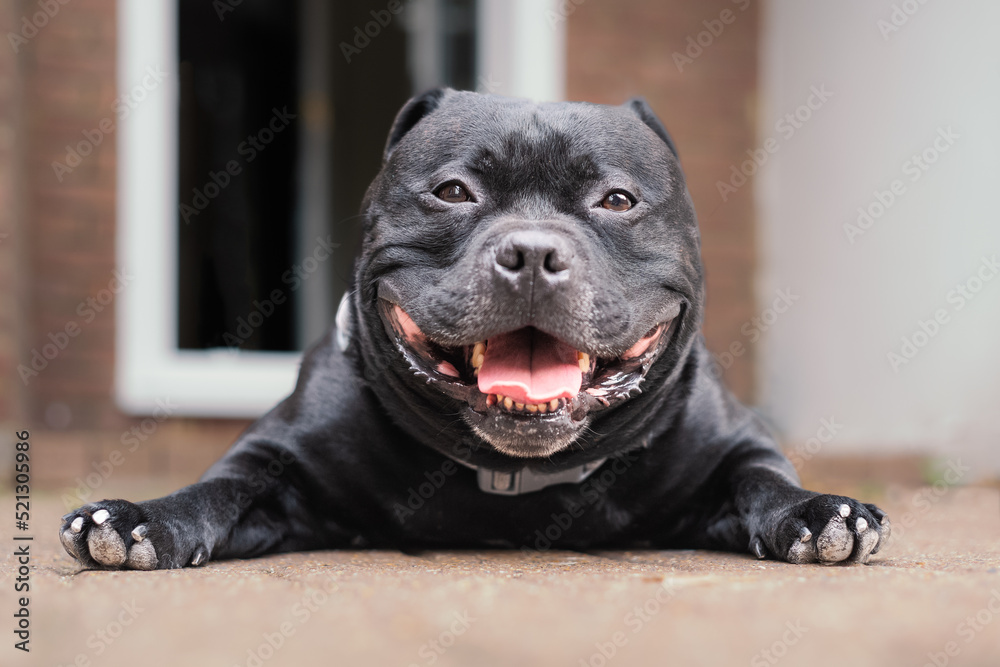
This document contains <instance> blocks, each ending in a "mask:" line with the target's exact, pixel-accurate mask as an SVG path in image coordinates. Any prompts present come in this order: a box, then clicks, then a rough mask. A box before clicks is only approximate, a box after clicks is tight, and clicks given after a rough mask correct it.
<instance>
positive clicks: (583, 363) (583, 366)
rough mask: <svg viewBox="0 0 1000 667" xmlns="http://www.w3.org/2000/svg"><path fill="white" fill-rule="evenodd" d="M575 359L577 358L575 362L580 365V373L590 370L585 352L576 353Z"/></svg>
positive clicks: (588, 358) (588, 359) (587, 355)
mask: <svg viewBox="0 0 1000 667" xmlns="http://www.w3.org/2000/svg"><path fill="white" fill-rule="evenodd" d="M576 358H577V361H578V362H579V364H580V372H581V373H586V372H587V371H589V370H590V355H589V354H587V353H586V352H577V353H576Z"/></svg>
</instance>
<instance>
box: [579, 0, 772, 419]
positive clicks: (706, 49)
mask: <svg viewBox="0 0 1000 667" xmlns="http://www.w3.org/2000/svg"><path fill="white" fill-rule="evenodd" d="M573 2H574V3H576V8H575V9H574V10H573V11H572V13H570V14H569V16H568V22H567V33H568V34H567V47H568V53H567V70H568V71H567V83H568V85H567V96H568V98H569V99H579V100H588V101H591V102H603V103H608V104H620V103H622V102H624V101H625V100H626V99H628V98H629V97H631V96H633V95H642V96H644V97H645V98H646V99H647V100H648V101H649V103H650V104H651V105H652V107H653V109H654V110H655V111H656V112H657V114H658V115H659V116H660V118H661V119H662V120H663V122H664V123H665V124H666V126H667V129H668V130H669V131H670V133H671V135H672V136H673V138H674V141H675V143H676V144H677V149H678V151H679V152H680V156H681V163H682V164H683V166H684V170H685V173H686V174H687V179H688V188H689V189H690V191H691V197H692V198H693V200H694V205H695V211H696V212H697V214H698V220H699V222H700V224H701V233H702V256H703V258H704V262H705V266H706V271H707V281H708V306H707V311H706V316H705V337H706V340H707V342H708V346H709V348H710V349H711V350H712V351H713V352H716V353H719V352H722V351H724V350H726V349H728V348H729V347H730V346H731V345H732V344H733V343H734V342H738V343H741V344H743V348H744V350H745V351H744V352H743V354H742V355H741V356H739V357H736V358H735V359H734V360H733V363H732V365H731V366H730V367H729V368H728V369H727V370H725V376H724V377H725V381H726V383H727V384H728V385H729V386H730V387H731V388H732V389H733V390H734V391H735V392H736V394H737V395H738V396H739V397H740V398H742V399H744V400H752V398H753V360H754V352H755V351H754V349H753V346H752V344H750V342H749V339H748V338H746V337H745V336H743V335H742V334H741V333H740V328H741V326H742V325H743V323H745V322H746V321H747V320H749V319H750V318H751V317H753V316H754V314H755V312H756V305H755V299H754V292H753V281H754V265H755V261H756V253H755V248H754V212H753V205H754V202H753V193H752V190H753V188H752V186H751V185H747V186H745V187H743V188H741V189H740V190H739V191H738V192H737V193H735V194H733V195H732V196H730V197H729V199H728V201H726V202H723V201H722V199H721V197H720V195H719V192H718V190H717V188H716V181H718V180H728V177H729V170H730V166H731V165H733V164H736V165H739V164H740V163H741V162H743V161H744V160H745V159H746V153H745V152H746V150H747V149H751V148H754V146H755V139H756V133H755V129H754V126H755V118H754V109H755V107H756V104H755V95H756V91H757V21H758V11H757V3H756V1H749V0H739V2H736V1H731V0H573ZM741 7H745V9H742V10H741V9H740V8H741ZM724 10H729V11H730V12H731V14H727V15H725V16H724V17H723V18H721V19H720V14H721V13H722V12H723V11H724ZM723 19H725V20H726V21H728V23H726V22H723ZM704 21H708V22H709V26H706V25H705V23H704ZM720 27H721V30H720ZM710 28H711V29H712V30H714V32H716V33H718V35H715V34H712V32H711V31H710ZM699 33H704V34H702V35H700V39H701V42H702V44H707V46H701V47H700V48H701V53H700V54H699V53H698V49H697V46H696V47H692V48H691V54H693V55H695V57H694V58H692V60H693V62H684V61H682V62H680V64H679V65H678V63H676V62H675V59H674V54H675V53H680V54H683V55H685V56H686V54H685V50H686V49H687V48H688V46H689V42H688V39H689V38H692V39H693V40H695V44H696V45H697V42H698V40H699ZM709 38H711V39H709Z"/></svg>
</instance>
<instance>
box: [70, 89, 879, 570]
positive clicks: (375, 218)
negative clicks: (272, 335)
mask: <svg viewBox="0 0 1000 667" xmlns="http://www.w3.org/2000/svg"><path fill="white" fill-rule="evenodd" d="M362 209H363V215H364V224H365V227H364V241H363V250H362V253H361V256H360V258H359V259H358V261H357V264H356V268H355V272H354V278H353V284H352V288H351V291H350V292H349V293H348V295H347V296H346V297H345V298H344V300H343V301H342V303H341V306H340V309H339V311H338V314H337V318H336V326H335V327H334V328H333V329H332V330H331V332H330V333H329V334H328V335H327V336H325V337H324V338H323V339H322V340H321V341H319V343H318V344H317V345H316V346H315V347H313V348H312V349H311V350H309V351H308V352H307V353H306V355H305V357H304V359H303V362H302V368H301V372H300V374H299V378H298V382H297V385H296V387H295V391H294V392H293V393H292V394H291V396H289V397H288V398H287V399H285V400H284V401H283V402H282V403H281V404H279V405H278V406H277V407H275V408H274V409H273V410H271V411H270V412H269V413H268V414H266V415H265V416H264V417H262V418H261V419H260V420H259V421H258V422H256V423H255V424H254V425H252V426H251V427H250V428H249V429H247V431H246V432H245V433H244V434H243V435H242V436H240V438H239V439H238V440H237V441H236V443H235V444H234V445H233V446H232V448H231V449H230V450H229V452H228V453H227V454H226V455H225V456H224V457H223V458H222V459H221V460H220V461H218V462H217V463H216V464H214V465H213V466H212V467H211V468H210V469H209V470H208V472H206V473H205V475H204V476H203V477H202V479H201V480H200V481H199V482H198V483H196V484H193V485H191V486H188V487H186V488H184V489H181V490H180V491H177V492H176V493H173V494H171V495H169V496H166V497H164V498H159V499H156V500H148V501H144V502H138V503H132V502H129V501H126V500H105V501H102V502H97V503H92V504H89V505H86V506H84V507H81V508H80V509H78V510H76V511H74V512H71V513H70V514H68V515H66V516H65V517H64V521H63V525H62V527H61V528H60V531H59V535H60V538H61V540H62V544H63V545H64V546H65V548H66V551H67V552H69V554H70V555H71V556H72V557H74V558H76V559H77V560H78V561H79V562H80V563H81V564H82V565H84V566H85V567H90V568H106V569H120V568H132V569H140V570H149V569H158V568H177V567H184V566H197V565H203V564H204V563H206V562H208V561H209V560H210V559H225V558H247V557H252V556H259V555H262V554H270V553H276V552H286V551H298V550H307V549H335V548H398V549H427V548H433V549H445V548H463V547H468V548H527V549H549V548H558V549H573V550H588V549H595V548H602V549H609V548H628V549H635V548H648V549H664V548H678V547H679V548H701V549H719V550H730V551H749V552H750V553H751V554H753V555H755V556H756V557H757V558H766V557H771V558H775V559H779V560H785V561H788V562H791V563H816V562H819V563H841V562H843V563H865V562H866V561H867V560H868V559H869V557H870V556H871V554H873V553H875V552H876V551H877V550H878V549H879V547H880V546H881V545H882V544H883V543H884V542H885V540H886V539H887V538H888V536H889V529H890V524H889V522H888V518H887V517H886V514H885V512H883V511H882V510H880V509H879V508H878V507H876V506H874V505H870V504H862V503H860V502H858V501H856V500H854V499H851V498H846V497H842V496H834V495H825V494H821V493H817V492H813V491H807V490H804V489H802V488H801V487H800V485H799V481H798V477H797V475H796V472H795V469H794V468H793V467H792V465H791V464H790V463H789V461H788V460H787V459H786V458H785V457H784V456H783V455H782V454H781V453H780V451H779V450H778V447H777V446H776V444H775V441H774V439H773V438H772V437H771V436H770V435H769V434H768V432H767V429H766V428H765V427H764V426H763V425H762V423H761V422H760V420H759V419H758V418H757V417H756V416H755V415H754V413H753V412H751V411H750V410H749V409H747V408H745V407H744V406H742V405H740V404H739V403H737V402H736V401H735V400H734V398H733V397H732V396H731V395H730V394H729V393H728V391H727V390H726V389H725V388H724V387H723V386H722V385H721V383H720V382H719V380H718V377H717V374H716V373H714V372H713V370H714V369H713V361H712V357H711V355H710V354H709V353H708V352H707V351H706V348H705V345H704V342H703V340H702V337H701V334H700V327H701V321H702V313H703V309H704V279H703V270H702V264H701V259H700V240H699V233H698V226H697V222H696V219H695V213H694V209H693V207H692V203H691V199H690V196H689V195H688V192H687V189H686V186H685V182H684V176H683V174H682V173H681V167H680V162H679V161H678V157H677V150H676V149H675V147H674V143H673V141H672V140H671V138H670V136H669V135H668V134H667V131H666V129H665V128H664V126H663V125H662V124H661V122H660V121H659V120H658V119H657V117H656V116H655V115H654V113H653V111H652V110H651V109H650V108H649V106H648V105H647V104H646V103H645V102H644V101H642V100H639V99H636V100H632V101H630V102H628V103H626V104H625V105H623V106H617V107H616V106H603V105H595V104H585V103H533V102H529V101H525V100H517V99H508V98H503V97H498V96H494V95H481V94H476V93H469V92H457V91H454V90H435V91H432V92H428V93H426V94H423V95H420V96H418V97H415V98H414V99H412V100H410V101H409V102H408V103H407V104H406V105H405V106H404V107H403V109H402V110H401V111H400V112H399V114H398V116H397V118H396V121H395V123H394V125H393V127H392V129H391V131H390V133H389V138H388V142H387V144H386V146H385V151H384V160H383V165H382V169H381V171H380V172H379V174H378V175H377V176H376V178H375V180H374V182H373V183H372V184H371V186H370V188H369V189H368V192H367V194H366V197H365V200H364V203H363V205H362Z"/></svg>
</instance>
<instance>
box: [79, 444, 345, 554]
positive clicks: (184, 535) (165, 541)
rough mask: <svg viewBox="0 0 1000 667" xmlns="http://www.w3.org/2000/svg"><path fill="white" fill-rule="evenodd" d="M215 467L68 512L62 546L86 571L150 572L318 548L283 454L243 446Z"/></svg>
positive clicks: (291, 464) (292, 464) (289, 459)
mask: <svg viewBox="0 0 1000 667" xmlns="http://www.w3.org/2000/svg"><path fill="white" fill-rule="evenodd" d="M216 467H217V469H218V471H217V472H216V473H215V476H212V477H210V478H208V479H205V480H203V481H201V482H198V483H197V484H192V485H191V486H188V487H185V488H183V489H181V490H179V491H177V492H176V493H172V494H170V495H169V496H165V497H163V498H158V499H156V500H148V501H144V502H138V503H132V502H129V501H126V500H102V501H100V502H96V503H91V504H88V505H85V506H83V507H81V508H79V509H77V510H75V511H73V512H70V513H69V514H67V515H66V516H64V517H63V524H62V527H61V528H60V531H59V535H60V539H61V541H62V544H63V547H65V549H66V551H67V552H68V553H69V554H70V555H71V556H73V557H74V558H76V559H77V560H78V561H80V563H81V564H82V565H84V566H86V567H90V568H100V569H138V570H154V569H168V568H178V567H187V566H198V565H204V564H205V563H206V562H208V560H209V559H211V558H232V557H249V556H256V555H260V554H264V553H273V552H277V551H289V550H297V549H307V548H311V547H312V548H315V547H317V546H322V544H319V543H318V542H317V540H319V539H321V537H320V536H321V535H322V534H323V531H322V530H319V529H317V527H316V526H312V525H309V523H308V521H309V516H310V513H309V512H308V511H307V510H306V508H305V503H304V502H303V500H302V499H301V496H300V495H299V493H298V492H297V491H296V490H295V484H294V480H295V478H296V477H297V463H296V461H295V459H294V456H293V455H292V454H291V452H290V450H288V449H285V448H280V447H269V446H262V445H256V446H251V447H244V448H240V449H236V450H235V451H234V452H233V453H231V454H230V455H227V457H226V458H224V459H223V460H222V461H220V462H219V464H216ZM213 470H214V469H213ZM326 530H327V532H329V527H326Z"/></svg>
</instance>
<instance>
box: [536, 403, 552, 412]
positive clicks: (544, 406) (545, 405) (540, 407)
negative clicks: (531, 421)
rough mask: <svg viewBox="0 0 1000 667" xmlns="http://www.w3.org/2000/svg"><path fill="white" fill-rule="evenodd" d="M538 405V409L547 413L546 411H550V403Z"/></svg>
mask: <svg viewBox="0 0 1000 667" xmlns="http://www.w3.org/2000/svg"><path fill="white" fill-rule="evenodd" d="M537 407H538V411H539V412H541V413H546V412H548V411H549V404H548V403H539V404H538V405H537Z"/></svg>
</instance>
